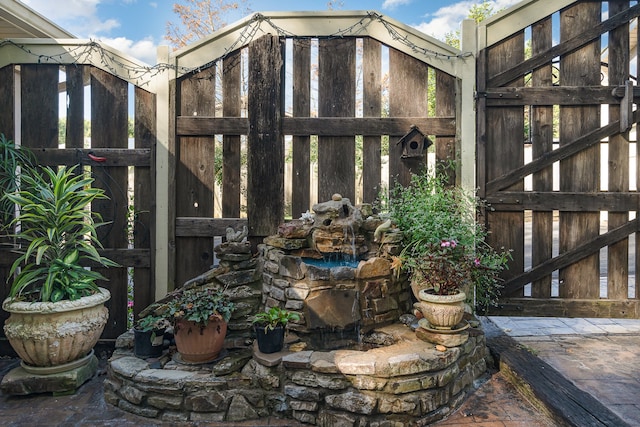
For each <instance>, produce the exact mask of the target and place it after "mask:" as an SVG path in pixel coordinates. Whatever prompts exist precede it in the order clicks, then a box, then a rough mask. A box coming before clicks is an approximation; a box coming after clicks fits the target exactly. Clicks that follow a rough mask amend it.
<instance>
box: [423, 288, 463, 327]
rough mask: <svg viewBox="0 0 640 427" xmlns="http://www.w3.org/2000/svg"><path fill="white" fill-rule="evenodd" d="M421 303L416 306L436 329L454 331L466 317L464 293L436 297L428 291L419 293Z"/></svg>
mask: <svg viewBox="0 0 640 427" xmlns="http://www.w3.org/2000/svg"><path fill="white" fill-rule="evenodd" d="M418 295H419V298H420V301H419V302H417V303H415V304H414V306H415V307H416V308H417V309H418V310H420V312H422V314H423V316H424V318H425V319H427V321H428V322H429V324H430V325H431V327H433V328H434V329H442V330H446V329H453V328H454V327H455V326H456V325H458V324H459V323H460V322H461V321H462V317H463V316H464V300H465V298H466V294H465V293H464V292H462V291H460V292H459V293H457V294H455V295H435V294H432V293H429V292H428V291H427V290H421V291H419V292H418Z"/></svg>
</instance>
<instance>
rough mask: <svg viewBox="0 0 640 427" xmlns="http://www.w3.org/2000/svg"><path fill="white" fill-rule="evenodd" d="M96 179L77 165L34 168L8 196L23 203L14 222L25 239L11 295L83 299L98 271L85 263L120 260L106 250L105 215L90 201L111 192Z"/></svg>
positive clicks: (14, 268)
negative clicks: (100, 231)
mask: <svg viewBox="0 0 640 427" xmlns="http://www.w3.org/2000/svg"><path fill="white" fill-rule="evenodd" d="M92 182H93V180H92V179H91V178H88V177H86V176H84V175H83V174H82V173H79V174H78V173H76V172H75V167H72V168H66V167H62V168H60V169H58V170H54V169H52V168H50V167H46V168H44V169H42V172H41V173H40V172H36V171H35V170H30V171H28V173H24V174H22V175H21V177H20V188H19V189H18V190H16V191H14V192H11V193H8V194H6V195H5V196H4V198H5V199H7V200H9V201H10V202H11V203H14V204H15V205H16V206H18V208H19V216H17V217H16V218H15V219H14V220H13V221H12V222H11V225H12V226H14V227H16V230H18V231H17V232H16V233H15V234H14V236H15V238H16V239H17V242H18V243H19V244H20V248H19V249H18V252H19V254H20V255H19V257H18V258H17V259H16V261H15V262H14V263H13V265H12V266H11V270H10V276H13V275H14V274H15V278H14V281H13V284H12V286H11V290H10V293H9V296H10V297H11V298H14V299H21V300H27V301H41V302H47V301H52V302H56V301H60V300H62V299H70V300H74V299H78V298H80V297H82V296H86V295H91V294H93V293H95V292H97V291H98V290H99V289H98V286H97V285H96V283H95V281H96V280H106V279H105V277H104V276H103V275H102V274H100V273H98V272H97V271H92V270H88V269H86V268H84V266H86V265H87V264H88V263H89V262H93V263H97V264H98V265H100V266H104V267H112V266H117V265H118V264H116V263H115V262H113V261H111V260H109V259H107V258H105V257H103V256H101V255H100V254H99V253H98V250H97V248H102V245H101V244H100V242H99V241H98V238H97V235H96V228H97V227H99V226H101V225H103V223H100V222H96V221H95V220H96V219H97V220H98V221H101V217H100V215H98V214H95V213H92V212H91V211H90V210H89V209H88V206H89V205H90V204H91V202H92V201H94V200H96V199H104V198H107V196H106V195H105V194H104V191H103V190H102V189H99V188H92V187H91V183H92Z"/></svg>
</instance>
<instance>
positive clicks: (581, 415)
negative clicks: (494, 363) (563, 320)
mask: <svg viewBox="0 0 640 427" xmlns="http://www.w3.org/2000/svg"><path fill="white" fill-rule="evenodd" d="M487 341H488V346H489V348H490V349H491V352H492V353H494V354H497V355H498V358H499V363H500V372H502V373H503V374H504V375H505V376H506V377H507V378H508V379H509V381H510V382H511V383H513V384H514V385H515V386H516V388H517V389H518V390H520V392H521V393H523V394H524V396H525V397H526V398H527V400H528V401H529V402H532V403H533V404H534V406H536V407H537V408H538V409H539V410H541V411H543V412H545V413H546V414H547V415H548V416H549V417H550V418H551V419H553V420H554V422H555V423H557V424H556V425H558V426H571V427H585V426H590V427H625V426H626V427H628V424H627V423H626V422H625V421H624V420H622V419H621V418H620V417H619V416H618V415H616V414H615V413H613V412H612V411H611V410H609V409H608V408H607V407H606V406H604V405H603V404H602V403H600V401H598V400H597V399H596V398H594V397H593V396H592V395H590V394H589V393H587V392H586V391H584V390H581V389H579V388H578V387H576V385H575V384H574V383H573V382H572V381H570V380H568V379H567V378H565V377H564V376H563V375H562V373H560V372H558V371H557V370H556V369H555V368H553V367H552V366H551V365H549V364H548V363H546V362H545V361H543V360H540V359H539V358H538V357H536V356H535V355H534V354H532V353H531V352H530V351H529V350H528V349H527V348H526V347H525V346H523V345H521V344H519V343H518V342H517V341H516V340H514V339H513V338H511V337H509V336H507V335H505V334H500V335H498V336H494V337H490V338H489V339H488V340H487Z"/></svg>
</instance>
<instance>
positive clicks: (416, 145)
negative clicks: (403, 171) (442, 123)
mask: <svg viewBox="0 0 640 427" xmlns="http://www.w3.org/2000/svg"><path fill="white" fill-rule="evenodd" d="M398 144H402V155H401V158H403V159H407V158H411V157H413V158H415V157H424V150H426V149H427V148H429V146H430V145H431V144H432V142H431V141H430V140H429V138H427V137H426V136H425V134H423V133H422V132H420V129H418V126H416V125H412V126H411V129H410V130H409V132H408V133H407V134H406V135H405V136H403V137H402V138H400V139H399V140H398V142H396V145H398Z"/></svg>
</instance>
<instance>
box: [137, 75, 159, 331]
mask: <svg viewBox="0 0 640 427" xmlns="http://www.w3.org/2000/svg"><path fill="white" fill-rule="evenodd" d="M134 94H135V100H134V101H135V124H134V137H135V146H136V147H137V148H138V149H144V150H149V151H150V156H149V157H151V150H152V149H153V148H154V147H155V146H156V96H155V95H154V94H152V93H150V92H147V91H145V90H143V89H141V88H139V87H136V88H135V89H134ZM155 190H156V185H155V167H141V166H138V167H136V168H135V169H134V180H133V192H134V194H133V197H134V199H133V246H134V247H135V248H136V249H148V250H149V252H150V256H151V258H150V260H149V265H148V266H146V267H142V266H140V267H137V268H134V270H133V283H134V287H133V301H134V304H133V314H134V317H135V318H137V315H138V314H139V313H140V310H142V309H144V308H145V307H147V306H148V305H149V304H151V303H152V302H153V301H154V300H155V294H156V288H155V280H154V277H155V268H154V266H155V257H154V254H155V251H154V249H155V245H154V243H155V238H154V236H155V210H154V207H155V203H154V202H153V201H154V200H155Z"/></svg>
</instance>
